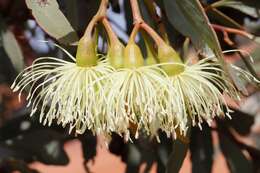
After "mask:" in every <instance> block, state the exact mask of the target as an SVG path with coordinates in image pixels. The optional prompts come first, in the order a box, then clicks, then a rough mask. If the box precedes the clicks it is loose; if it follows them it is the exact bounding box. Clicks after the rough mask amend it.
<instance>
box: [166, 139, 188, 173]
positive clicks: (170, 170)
mask: <svg viewBox="0 0 260 173" xmlns="http://www.w3.org/2000/svg"><path fill="white" fill-rule="evenodd" d="M188 148H189V145H188V144H187V143H183V142H181V141H180V140H175V141H174V142H173V149H172V153H171V155H170V157H169V159H168V163H167V167H166V173H179V171H180V169H181V166H182V163H183V161H184V159H185V156H186V154H187V151H188Z"/></svg>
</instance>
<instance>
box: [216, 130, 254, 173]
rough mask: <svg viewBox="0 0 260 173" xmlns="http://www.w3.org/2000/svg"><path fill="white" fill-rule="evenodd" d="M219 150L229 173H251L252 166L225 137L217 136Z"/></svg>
mask: <svg viewBox="0 0 260 173" xmlns="http://www.w3.org/2000/svg"><path fill="white" fill-rule="evenodd" d="M219 141H220V148H221V151H222V152H223V154H224V156H225V158H226V161H227V164H228V167H229V169H230V171H231V173H245V172H246V173H253V164H252V162H251V161H250V160H248V159H247V158H246V156H245V155H244V154H243V152H242V151H241V149H240V148H239V147H238V146H237V145H236V144H235V143H234V142H233V141H232V140H231V139H229V138H228V137H227V136H225V135H222V134H219Z"/></svg>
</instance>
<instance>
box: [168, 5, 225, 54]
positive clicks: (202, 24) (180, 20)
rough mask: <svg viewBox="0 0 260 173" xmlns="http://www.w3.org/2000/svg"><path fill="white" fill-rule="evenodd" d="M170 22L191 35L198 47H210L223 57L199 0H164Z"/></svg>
mask: <svg viewBox="0 0 260 173" xmlns="http://www.w3.org/2000/svg"><path fill="white" fill-rule="evenodd" d="M163 2H164V6H165V10H166V14H167V17H168V19H169V21H170V23H171V24H172V25H173V26H174V27H175V28H176V29H177V30H178V31H179V32H180V33H182V34H183V35H185V36H187V37H190V38H191V40H192V42H193V44H194V45H195V47H196V48H197V49H201V50H203V49H205V48H207V47H209V48H210V49H211V50H212V51H213V52H214V54H215V55H216V56H217V57H218V58H220V59H222V58H223V55H222V52H221V48H220V45H219V42H218V40H217V37H216V34H215V32H214V30H213V29H212V27H211V26H210V23H209V20H208V18H207V16H206V15H205V12H204V10H203V8H202V6H201V4H200V2H199V1H198V0H163Z"/></svg>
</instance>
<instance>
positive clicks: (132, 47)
mask: <svg viewBox="0 0 260 173" xmlns="http://www.w3.org/2000/svg"><path fill="white" fill-rule="evenodd" d="M143 65H144V58H143V55H142V53H141V50H140V48H139V47H138V45H137V44H135V43H132V42H130V43H128V44H127V46H126V48H125V50H124V67H128V68H132V67H141V66H143Z"/></svg>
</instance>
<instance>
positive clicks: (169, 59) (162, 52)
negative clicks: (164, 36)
mask: <svg viewBox="0 0 260 173" xmlns="http://www.w3.org/2000/svg"><path fill="white" fill-rule="evenodd" d="M158 59H159V61H160V62H161V63H180V64H170V65H165V66H163V69H164V70H165V71H166V72H167V73H168V75H178V74H180V73H182V72H183V71H184V66H183V65H181V64H183V62H182V60H181V58H180V56H179V55H178V53H177V52H176V51H175V50H174V49H173V48H172V47H170V46H169V45H166V44H163V45H159V47H158Z"/></svg>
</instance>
